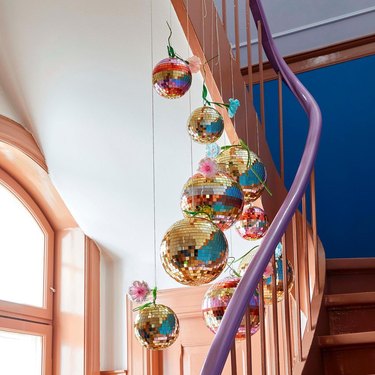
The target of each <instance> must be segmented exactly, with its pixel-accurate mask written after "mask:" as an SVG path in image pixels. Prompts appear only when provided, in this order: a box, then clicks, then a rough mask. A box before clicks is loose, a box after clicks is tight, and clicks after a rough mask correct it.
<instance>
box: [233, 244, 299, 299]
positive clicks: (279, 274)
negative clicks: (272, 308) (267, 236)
mask: <svg viewBox="0 0 375 375" xmlns="http://www.w3.org/2000/svg"><path fill="white" fill-rule="evenodd" d="M281 251H282V245H281V243H279V244H278V245H277V248H276V250H275V254H281ZM256 253H257V251H251V252H250V253H249V254H248V255H246V256H245V257H244V258H243V259H242V260H241V262H240V264H239V266H238V269H237V272H238V273H239V274H240V275H241V276H243V275H244V273H245V271H246V269H247V267H248V265H249V264H250V263H251V261H252V260H253V258H254V256H255V254H256ZM275 256H276V255H275ZM287 265H288V266H287V281H288V284H287V285H288V292H289V291H290V290H291V289H292V288H293V285H294V272H293V267H292V265H291V263H290V262H289V260H288V261H287ZM275 266H276V294H277V301H278V302H280V301H281V300H282V299H283V298H284V291H283V279H284V274H283V260H282V256H276V260H275ZM272 278H273V275H270V276H268V275H267V274H264V275H263V295H264V304H265V305H270V304H272Z"/></svg>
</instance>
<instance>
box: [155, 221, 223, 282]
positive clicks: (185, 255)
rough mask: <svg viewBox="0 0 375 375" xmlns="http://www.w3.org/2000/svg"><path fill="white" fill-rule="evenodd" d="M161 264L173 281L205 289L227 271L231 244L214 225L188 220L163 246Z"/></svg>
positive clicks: (171, 231) (171, 232) (172, 230)
mask: <svg viewBox="0 0 375 375" xmlns="http://www.w3.org/2000/svg"><path fill="white" fill-rule="evenodd" d="M160 257H161V263H162V265H163V267H164V269H165V271H166V272H167V273H168V275H169V276H171V277H172V278H173V279H174V280H176V281H177V282H179V283H180V284H184V285H202V284H206V283H209V282H210V281H212V280H215V279H216V278H217V277H218V276H219V275H220V274H221V272H222V271H223V270H224V268H225V266H226V263H227V258H228V243H227V239H226V237H225V235H224V233H223V232H222V231H221V230H220V229H219V228H218V227H217V226H216V225H215V224H213V223H212V222H211V221H209V220H207V219H204V218H200V217H191V218H185V219H183V220H180V221H178V222H177V223H175V224H173V225H172V226H171V227H170V228H169V229H168V231H167V233H166V234H165V236H164V238H163V240H162V243H161V253H160Z"/></svg>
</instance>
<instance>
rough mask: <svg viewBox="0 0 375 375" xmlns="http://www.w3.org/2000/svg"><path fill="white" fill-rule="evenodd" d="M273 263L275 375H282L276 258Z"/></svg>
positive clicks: (272, 259) (273, 257)
mask: <svg viewBox="0 0 375 375" xmlns="http://www.w3.org/2000/svg"><path fill="white" fill-rule="evenodd" d="M271 262H272V272H273V275H272V325H273V348H274V355H275V358H274V360H275V374H276V375H279V373H280V364H279V324H278V321H277V287H276V275H277V271H276V262H275V256H272V258H271Z"/></svg>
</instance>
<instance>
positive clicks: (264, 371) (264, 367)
mask: <svg viewBox="0 0 375 375" xmlns="http://www.w3.org/2000/svg"><path fill="white" fill-rule="evenodd" d="M263 292H264V290H263V277H262V278H261V279H260V282H259V321H260V346H261V361H262V375H266V374H267V362H266V360H267V358H266V326H265V321H264V293H263Z"/></svg>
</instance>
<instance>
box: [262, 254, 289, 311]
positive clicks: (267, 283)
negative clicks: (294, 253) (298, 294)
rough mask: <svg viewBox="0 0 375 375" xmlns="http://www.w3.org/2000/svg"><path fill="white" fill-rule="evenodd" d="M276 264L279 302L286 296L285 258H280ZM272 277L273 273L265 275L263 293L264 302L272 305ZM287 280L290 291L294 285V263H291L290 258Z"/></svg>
mask: <svg viewBox="0 0 375 375" xmlns="http://www.w3.org/2000/svg"><path fill="white" fill-rule="evenodd" d="M275 266H276V295H277V302H280V301H282V299H283V298H284V290H283V279H284V274H283V260H282V258H278V259H276V260H275ZM272 278H273V275H271V276H269V277H264V276H263V295H264V304H265V305H271V304H272ZM287 282H288V284H287V285H288V292H290V290H291V289H292V288H293V285H294V273H293V268H292V265H291V264H290V262H289V260H287Z"/></svg>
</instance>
